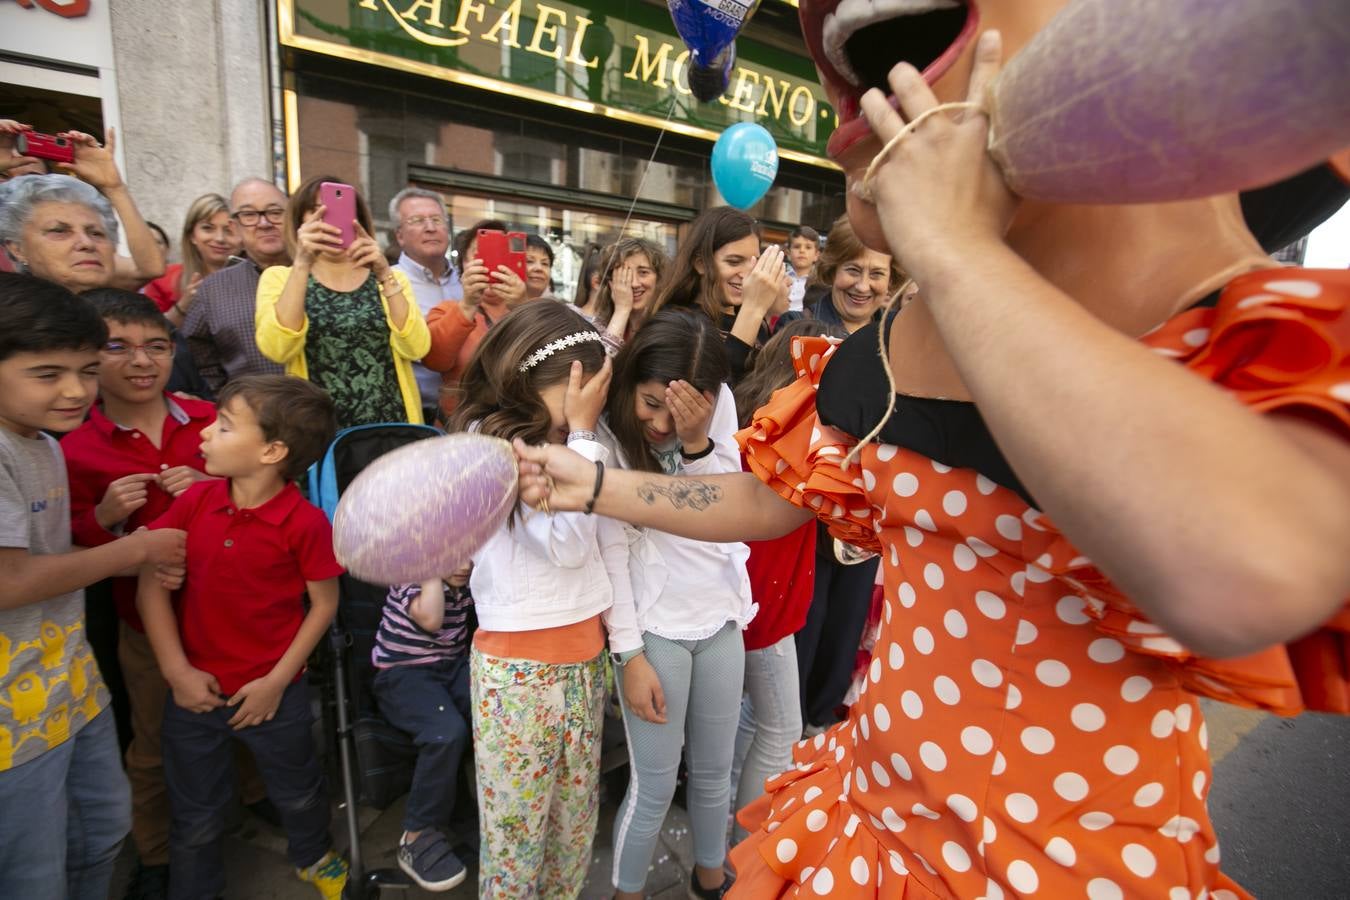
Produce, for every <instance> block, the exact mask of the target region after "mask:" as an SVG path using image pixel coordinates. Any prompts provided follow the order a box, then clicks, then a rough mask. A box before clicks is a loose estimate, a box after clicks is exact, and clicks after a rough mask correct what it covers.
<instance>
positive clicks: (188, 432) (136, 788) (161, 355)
mask: <svg viewBox="0 0 1350 900" xmlns="http://www.w3.org/2000/svg"><path fill="white" fill-rule="evenodd" d="M85 299H86V300H89V301H90V303H91V304H93V306H94V308H95V309H97V310H98V311H99V314H100V315H101V316H102V317H103V322H104V324H106V325H107V326H108V340H107V342H106V343H105V344H104V345H103V346H102V347H101V348H100V350H99V370H98V392H99V402H98V403H96V404H95V405H94V407H93V408H92V409H91V410H90V411H89V418H88V419H86V420H85V422H84V424H83V425H81V426H80V427H79V428H77V429H75V430H74V431H72V432H71V433H70V434H68V435H66V437H65V438H64V439H63V440H62V442H61V449H62V451H63V452H64V453H65V455H66V468H67V470H68V471H69V473H70V516H71V523H70V525H71V527H70V530H71V536H72V537H73V538H74V539H75V543H76V544H79V545H81V546H84V547H98V546H101V545H103V544H106V543H109V542H111V541H115V540H117V538H118V537H119V536H121V535H123V534H131V533H132V532H134V531H135V530H136V529H137V528H140V527H141V526H143V525H148V524H150V523H151V522H153V521H154V520H155V519H157V518H159V517H160V516H161V515H163V514H164V512H165V511H167V510H168V508H169V507H170V506H171V505H172V504H173V499H174V497H176V496H178V495H179V494H181V493H183V492H184V491H186V490H187V489H188V488H189V487H191V486H192V485H193V484H195V483H196V482H197V481H200V480H202V479H204V478H208V477H209V476H208V475H207V474H206V472H205V471H204V466H205V464H204V463H203V462H202V455H201V449H200V448H201V442H202V441H201V432H202V429H203V428H205V427H206V426H208V425H210V424H211V423H212V422H214V421H215V419H216V408H215V406H214V405H212V404H210V403H207V402H205V401H203V400H186V399H183V398H181V397H175V396H173V395H171V394H168V393H166V392H165V390H164V388H165V385H167V384H168V382H169V374H170V372H171V371H172V369H173V353H174V345H173V337H172V334H171V332H170V330H169V323H168V322H167V321H166V320H165V318H164V314H163V313H161V312H160V311H159V309H158V308H156V306H155V304H154V302H153V301H151V300H150V299H149V298H148V297H145V296H143V295H141V294H135V293H132V292H131V291H120V290H115V289H106V290H98V291H90V292H89V295H88V296H86V297H85ZM112 597H113V602H114V604H115V605H116V608H117V618H118V619H120V620H121V621H120V622H115V623H114V625H115V627H116V628H117V634H116V636H115V638H110V640H109V643H112V642H113V641H115V644H116V647H117V662H118V664H119V665H120V668H121V670H122V677H123V678H124V680H125V682H126V687H127V700H128V704H129V706H130V708H131V709H130V713H131V722H132V732H133V736H132V741H131V746H130V747H129V748H128V749H127V754H126V768H127V778H128V780H130V782H131V798H132V807H131V808H132V815H131V835H132V838H133V839H134V840H135V843H136V852H137V856H138V857H139V858H140V866H141V868H140V869H139V870H138V872H137V875H136V879H137V884H139V885H141V887H142V889H143V890H145V889H147V886H148V885H149V884H150V883H152V882H158V883H160V884H164V883H166V879H167V874H166V873H167V871H168V864H169V800H168V797H167V796H166V795H165V792H164V775H163V771H162V766H161V763H160V754H159V725H160V721H161V720H162V719H163V718H164V698H165V697H166V696H167V694H168V687H167V686H166V685H165V683H164V677H163V676H162V675H160V673H159V668H158V667H157V666H156V665H155V656H154V652H153V651H152V650H151V649H150V642H149V641H148V640H147V639H146V637H145V628H144V627H143V626H142V625H141V618H140V616H138V615H136V579H135V578H114V579H112ZM88 627H89V628H90V630H91V631H93V630H94V629H95V627H96V626H95V625H94V624H93V622H92V621H91V623H90V624H89V626H88ZM255 780H256V779H255ZM246 799H251V800H257V799H259V798H258V797H256V796H255V797H252V798H246ZM161 893H162V891H161Z"/></svg>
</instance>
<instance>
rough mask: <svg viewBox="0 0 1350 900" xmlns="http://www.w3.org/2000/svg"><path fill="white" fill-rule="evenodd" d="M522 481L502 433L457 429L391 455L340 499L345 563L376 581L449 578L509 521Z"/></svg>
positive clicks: (337, 533)
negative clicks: (460, 431)
mask: <svg viewBox="0 0 1350 900" xmlns="http://www.w3.org/2000/svg"><path fill="white" fill-rule="evenodd" d="M516 479H517V470H516V457H515V453H514V452H513V451H512V450H511V445H510V444H508V443H507V442H506V441H503V440H501V439H500V438H493V437H486V436H484V435H480V434H452V435H448V436H446V437H439V438H431V439H430V440H425V441H417V442H415V443H412V444H409V445H407V446H406V447H400V448H399V449H397V450H394V451H392V452H390V453H387V454H385V455H384V456H382V457H380V458H379V459H377V460H375V462H373V463H371V464H370V465H369V466H367V467H366V469H365V471H363V472H362V473H361V474H360V475H358V476H357V477H356V478H355V479H353V480H352V483H351V484H350V485H348V487H347V490H346V491H345V492H344V493H343V495H342V499H341V500H340V501H339V502H338V506H337V512H336V514H335V515H334V517H333V550H334V552H336V554H337V558H338V562H340V563H342V565H344V566H346V568H347V571H348V572H350V573H351V574H352V575H354V576H356V577H357V578H359V579H361V580H362V581H368V582H371V583H373V584H403V583H407V582H423V581H429V580H431V579H433V578H440V577H442V576H448V575H449V574H450V573H452V572H454V571H455V570H456V569H458V568H459V567H460V566H462V565H464V564H465V563H467V562H469V560H470V558H471V557H472V556H473V554H474V553H476V552H477V551H478V550H479V548H481V547H482V546H483V544H484V543H486V542H487V540H488V538H490V537H491V536H492V535H493V533H494V532H496V531H497V529H498V528H500V527H501V525H502V523H503V522H505V521H506V517H507V516H508V515H509V514H510V513H511V510H512V509H513V508H514V507H515V503H516Z"/></svg>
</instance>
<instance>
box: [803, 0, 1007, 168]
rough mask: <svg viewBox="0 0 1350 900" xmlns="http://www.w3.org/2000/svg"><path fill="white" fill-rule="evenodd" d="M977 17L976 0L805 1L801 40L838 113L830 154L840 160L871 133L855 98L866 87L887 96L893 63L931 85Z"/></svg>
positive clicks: (954, 56)
mask: <svg viewBox="0 0 1350 900" xmlns="http://www.w3.org/2000/svg"><path fill="white" fill-rule="evenodd" d="M979 18H980V16H979V10H978V9H976V7H975V4H974V0H834V2H831V0H826V2H823V3H812V2H809V0H802V3H801V19H802V31H803V34H804V35H805V37H806V46H807V49H808V50H809V51H810V52H811V56H812V58H813V59H814V60H815V63H816V67H817V68H818V69H819V70H820V75H821V82H822V86H823V87H824V88H825V91H826V93H827V94H829V96H830V99H831V101H833V103H834V107H835V110H836V111H837V112H838V114H839V127H838V128H837V129H835V132H834V134H833V135H831V137H830V141H829V147H828V152H829V154H830V156H831V157H832V158H834V159H835V160H836V161H839V158H840V156H841V154H843V153H844V152H845V151H847V150H848V149H849V148H850V147H851V146H853V145H854V144H856V143H857V142H858V141H860V140H861V139H863V138H864V137H866V136H867V135H868V134H870V133H871V130H870V129H869V128H868V127H867V122H866V121H865V120H864V119H863V118H862V110H861V107H860V105H859V101H860V99H861V97H862V95H863V93H865V92H866V91H867V90H868V89H869V88H874V87H875V88H879V89H881V90H882V91H883V92H884V93H885V94H886V95H887V96H888V97H890V93H891V92H890V86H889V85H888V84H887V81H886V76H887V75H888V74H889V73H890V71H891V69H892V68H893V67H894V66H895V64H896V63H898V62H908V63H910V64H911V65H913V66H914V67H915V68H916V69H918V70H919V71H920V72H922V73H923V75H924V78H925V79H926V80H927V81H928V83H929V84H932V83H933V82H934V81H936V80H937V79H938V78H940V77H941V76H942V75H943V74H944V73H945V72H946V71H947V70H948V69H950V68H951V66H952V63H954V62H955V61H956V59H957V57H959V56H960V55H961V51H962V50H964V49H965V47H966V45H967V44H968V43H969V42H970V40H971V39H972V38H973V37H974V36H975V33H976V30H977V27H978V25H979ZM891 102H892V103H894V102H895V101H894V98H893V97H891Z"/></svg>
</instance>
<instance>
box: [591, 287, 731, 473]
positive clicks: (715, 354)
mask: <svg viewBox="0 0 1350 900" xmlns="http://www.w3.org/2000/svg"><path fill="white" fill-rule="evenodd" d="M730 375H731V370H730V368H729V366H728V365H727V354H726V351H725V350H724V349H723V348H722V336H721V334H719V333H718V331H717V329H716V328H715V327H714V326H713V324H712V322H710V321H708V318H707V317H706V316H704V315H703V314H702V313H700V312H698V311H697V310H691V309H664V310H662V311H661V312H659V313H656V314H655V315H653V316H652V317H651V318H650V319H648V320H647V321H646V323H644V324H643V326H642V327H641V328H639V329H638V332H637V334H635V335H634V336H633V337H632V339H631V340H629V341H628V343H626V344H624V346H623V349H622V350H620V351H619V355H618V356H617V357H615V359H614V380H613V381H612V382H610V385H609V402H608V403H607V404H606V409H607V410H608V417H609V428H610V431H612V432H613V433H614V437H615V439H616V440H617V441H618V442H619V447H620V449H622V450H623V453H624V456H625V457H627V462H628V465H629V466H631V467H632V468H634V469H641V470H643V471H646V472H659V471H661V467H660V465H659V464H658V463H657V460H656V457H655V455H653V454H652V452H651V447H650V446H649V445H648V444H647V440H646V438H644V437H643V436H642V423H641V422H640V421H638V417H637V390H638V385H640V384H645V383H646V382H649V381H656V382H660V383H661V384H663V385H665V384H669V383H670V382H672V381H687V382H689V383H690V384H692V385H693V386H694V388H695V389H696V390H699V391H708V392H710V393H711V394H712V395H713V396H714V397H716V396H717V393H718V391H719V390H721V387H722V384H723V382H725V381H726V380H727V378H728V377H730Z"/></svg>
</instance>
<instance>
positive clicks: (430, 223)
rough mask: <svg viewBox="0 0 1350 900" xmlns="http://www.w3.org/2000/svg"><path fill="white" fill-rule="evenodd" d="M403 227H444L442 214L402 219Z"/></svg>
mask: <svg viewBox="0 0 1350 900" xmlns="http://www.w3.org/2000/svg"><path fill="white" fill-rule="evenodd" d="M403 227H404V228H427V227H430V228H444V227H445V217H444V216H413V217H412V218H411V219H404V220H403Z"/></svg>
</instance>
